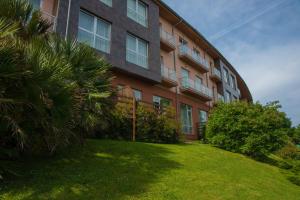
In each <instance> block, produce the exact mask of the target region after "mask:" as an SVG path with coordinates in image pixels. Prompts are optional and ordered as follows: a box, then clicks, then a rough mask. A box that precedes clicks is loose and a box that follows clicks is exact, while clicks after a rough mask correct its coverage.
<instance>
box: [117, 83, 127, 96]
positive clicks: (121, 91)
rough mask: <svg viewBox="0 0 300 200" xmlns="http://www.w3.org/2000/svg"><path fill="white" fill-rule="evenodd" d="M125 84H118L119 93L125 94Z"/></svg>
mask: <svg viewBox="0 0 300 200" xmlns="http://www.w3.org/2000/svg"><path fill="white" fill-rule="evenodd" d="M124 89H125V88H124V85H118V86H117V92H118V95H121V96H124Z"/></svg>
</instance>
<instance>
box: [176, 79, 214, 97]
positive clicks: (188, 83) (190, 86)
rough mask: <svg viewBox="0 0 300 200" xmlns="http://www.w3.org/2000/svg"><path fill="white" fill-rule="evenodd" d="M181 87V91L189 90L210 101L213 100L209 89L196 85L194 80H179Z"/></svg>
mask: <svg viewBox="0 0 300 200" xmlns="http://www.w3.org/2000/svg"><path fill="white" fill-rule="evenodd" d="M181 87H182V88H183V89H187V90H191V91H192V92H194V93H196V94H198V95H200V96H202V97H205V98H208V99H212V98H213V92H212V90H211V89H209V88H208V87H206V86H204V85H202V84H201V83H198V82H197V81H195V80H192V79H189V78H182V79H181Z"/></svg>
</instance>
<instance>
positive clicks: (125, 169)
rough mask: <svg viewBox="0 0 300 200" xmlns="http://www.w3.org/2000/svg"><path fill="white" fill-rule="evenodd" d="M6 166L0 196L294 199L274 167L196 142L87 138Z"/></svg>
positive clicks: (297, 195)
mask: <svg viewBox="0 0 300 200" xmlns="http://www.w3.org/2000/svg"><path fill="white" fill-rule="evenodd" d="M6 164H9V165H11V163H6ZM14 168H15V169H16V171H18V173H19V174H21V175H22V176H21V177H19V178H18V179H17V180H13V181H11V182H7V183H4V184H2V185H0V199H4V200H6V199H21V200H28V199H64V200H68V199H70V200H76V199H99V200H105V199H109V200H116V199H120V200H129V199H130V200H134V199H141V200H146V199H147V200H150V199H152V200H160V199H169V200H177V199H183V200H194V199H195V200H196V199H199V200H200V199H201V200H206V199H208V200H214V199H220V200H221V199H222V200H223V199H228V200H234V199H238V200H240V199H243V200H247V199H255V200H257V199H263V200H268V199H270V200H276V199H278V200H283V199H284V200H288V199H291V200H292V199H295V200H296V199H300V187H299V186H296V185H294V184H292V183H291V182H289V181H288V180H287V179H286V177H285V176H284V175H283V174H282V173H281V171H280V169H279V168H277V167H274V166H271V165H268V164H264V163H260V162H256V161H254V160H251V159H249V158H246V157H244V156H242V155H238V154H233V153H230V152H226V151H223V150H219V149H216V148H213V147H211V146H209V145H203V144H186V145H160V144H145V143H128V142H118V141H109V140H88V141H87V143H86V145H85V147H83V148H76V149H72V150H69V152H65V153H64V154H61V155H58V156H56V157H54V158H41V159H39V160H36V159H35V160H26V161H23V162H18V163H15V162H14Z"/></svg>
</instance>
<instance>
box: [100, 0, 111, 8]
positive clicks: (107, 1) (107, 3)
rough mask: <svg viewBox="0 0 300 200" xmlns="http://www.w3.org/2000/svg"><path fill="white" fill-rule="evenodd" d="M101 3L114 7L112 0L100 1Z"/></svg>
mask: <svg viewBox="0 0 300 200" xmlns="http://www.w3.org/2000/svg"><path fill="white" fill-rule="evenodd" d="M100 1H101V2H103V3H105V4H106V5H108V6H110V7H112V0H100Z"/></svg>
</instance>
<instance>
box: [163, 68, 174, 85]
mask: <svg viewBox="0 0 300 200" xmlns="http://www.w3.org/2000/svg"><path fill="white" fill-rule="evenodd" d="M161 75H162V76H163V77H164V78H167V79H170V80H172V81H175V82H176V81H177V79H176V72H175V70H173V69H170V68H168V67H165V66H161Z"/></svg>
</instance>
